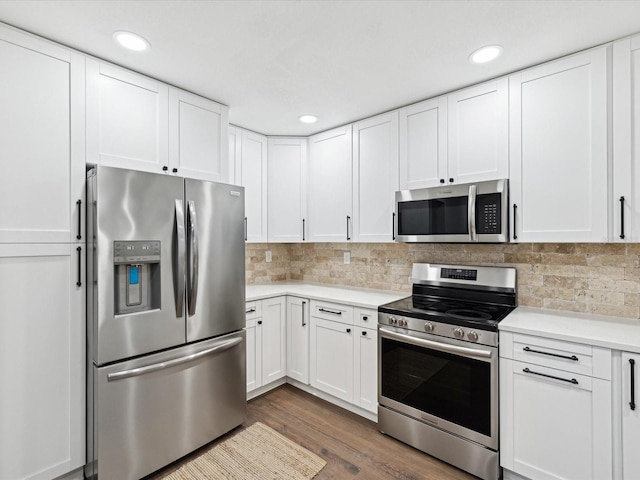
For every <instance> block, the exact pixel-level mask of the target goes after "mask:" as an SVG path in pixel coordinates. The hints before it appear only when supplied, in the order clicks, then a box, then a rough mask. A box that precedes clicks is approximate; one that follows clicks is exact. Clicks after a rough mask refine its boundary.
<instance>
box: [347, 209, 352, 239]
mask: <svg viewBox="0 0 640 480" xmlns="http://www.w3.org/2000/svg"><path fill="white" fill-rule="evenodd" d="M350 220H351V217H350V216H349V215H347V240H351V237H350V236H349V221H350Z"/></svg>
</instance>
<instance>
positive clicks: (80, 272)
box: [76, 247, 82, 287]
mask: <svg viewBox="0 0 640 480" xmlns="http://www.w3.org/2000/svg"><path fill="white" fill-rule="evenodd" d="M76 252H78V281H77V282H76V287H81V286H82V247H78V248H76Z"/></svg>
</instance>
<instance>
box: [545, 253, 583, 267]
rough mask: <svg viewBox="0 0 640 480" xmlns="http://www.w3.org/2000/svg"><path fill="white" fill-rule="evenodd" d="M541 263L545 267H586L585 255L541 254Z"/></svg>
mask: <svg viewBox="0 0 640 480" xmlns="http://www.w3.org/2000/svg"><path fill="white" fill-rule="evenodd" d="M542 263H544V264H546V265H586V264H587V258H586V256H585V255H570V254H564V253H543V254H542Z"/></svg>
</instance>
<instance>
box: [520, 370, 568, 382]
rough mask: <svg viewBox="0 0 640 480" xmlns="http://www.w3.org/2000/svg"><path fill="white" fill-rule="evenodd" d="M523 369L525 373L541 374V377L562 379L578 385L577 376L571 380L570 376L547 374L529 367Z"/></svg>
mask: <svg viewBox="0 0 640 480" xmlns="http://www.w3.org/2000/svg"><path fill="white" fill-rule="evenodd" d="M522 371H523V372H524V373H530V374H531V375H539V376H541V377H545V378H553V379H554V380H561V381H563V382H567V383H573V384H574V385H578V380H576V379H575V378H572V379H571V380H569V379H568V378H562V377H556V376H554V375H547V374H546V373H540V372H534V371H533V370H529V369H528V368H523V369H522Z"/></svg>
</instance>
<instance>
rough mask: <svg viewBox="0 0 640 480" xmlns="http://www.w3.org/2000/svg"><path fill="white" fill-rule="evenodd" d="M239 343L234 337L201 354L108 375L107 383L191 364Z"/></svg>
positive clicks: (238, 339) (238, 338)
mask: <svg viewBox="0 0 640 480" xmlns="http://www.w3.org/2000/svg"><path fill="white" fill-rule="evenodd" d="M239 343H242V337H236V338H233V339H231V340H227V341H226V342H223V343H221V344H220V345H216V346H215V347H211V348H207V349H206V350H203V351H201V352H197V353H192V354H191V355H187V356H186V357H180V358H174V359H173V360H167V361H166V362H160V363H154V364H152V365H147V366H145V367H139V368H132V369H131V370H124V371H122V372H115V373H110V374H108V375H107V381H109V382H114V381H116V380H123V379H125V378H131V377H139V376H140V375H146V374H148V373H152V372H157V371H158V370H164V369H165V368H171V367H175V366H177V365H183V364H185V363H189V362H193V361H195V360H198V359H199V358H202V357H206V356H208V355H211V354H212V353H215V352H221V351H224V350H229V349H230V348H232V347H235V346H236V345H238V344H239Z"/></svg>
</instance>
